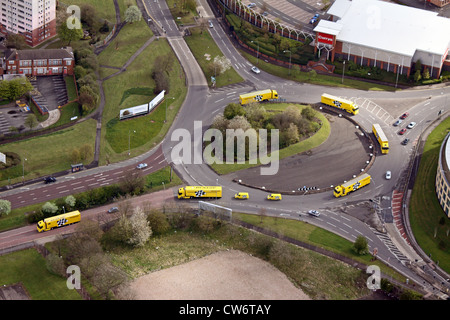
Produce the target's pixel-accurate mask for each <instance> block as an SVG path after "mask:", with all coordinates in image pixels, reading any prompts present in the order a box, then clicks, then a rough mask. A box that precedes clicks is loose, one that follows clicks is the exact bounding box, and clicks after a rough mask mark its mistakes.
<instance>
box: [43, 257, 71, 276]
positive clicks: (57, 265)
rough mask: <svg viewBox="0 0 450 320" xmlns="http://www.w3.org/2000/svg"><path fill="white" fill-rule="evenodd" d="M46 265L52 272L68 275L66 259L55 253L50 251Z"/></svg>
mask: <svg viewBox="0 0 450 320" xmlns="http://www.w3.org/2000/svg"><path fill="white" fill-rule="evenodd" d="M45 266H46V267H47V270H48V271H50V273H53V274H56V275H58V276H61V277H64V276H65V275H66V267H65V266H64V260H63V259H62V258H60V257H59V256H58V255H56V254H54V253H50V254H49V255H48V256H47V257H46V258H45Z"/></svg>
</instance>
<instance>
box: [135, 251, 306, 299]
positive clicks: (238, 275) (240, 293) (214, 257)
mask: <svg viewBox="0 0 450 320" xmlns="http://www.w3.org/2000/svg"><path fill="white" fill-rule="evenodd" d="M131 290H132V292H133V296H134V297H133V298H134V299H136V300H310V298H309V297H308V296H307V295H306V294H305V293H304V292H303V291H302V290H301V289H298V288H296V287H295V286H294V285H293V284H292V282H290V281H289V279H288V278H287V277H286V275H284V274H283V273H282V272H281V271H279V270H277V269H276V268H275V267H274V266H272V265H271V264H270V263H268V262H266V261H263V260H261V259H259V258H255V257H253V256H250V255H248V254H246V253H243V252H241V251H237V250H230V251H221V252H218V253H214V254H211V255H209V256H207V257H204V258H201V259H198V260H195V261H190V262H188V263H185V264H182V265H179V266H175V267H172V268H168V269H164V270H161V271H156V272H153V273H150V274H148V275H145V276H142V277H139V278H138V279H136V280H135V281H134V282H133V283H132V284H131Z"/></svg>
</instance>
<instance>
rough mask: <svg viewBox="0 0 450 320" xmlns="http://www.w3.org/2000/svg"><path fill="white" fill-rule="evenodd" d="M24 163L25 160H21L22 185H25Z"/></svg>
mask: <svg viewBox="0 0 450 320" xmlns="http://www.w3.org/2000/svg"><path fill="white" fill-rule="evenodd" d="M25 161H27V158H23V160H22V184H25Z"/></svg>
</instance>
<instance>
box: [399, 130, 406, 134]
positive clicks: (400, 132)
mask: <svg viewBox="0 0 450 320" xmlns="http://www.w3.org/2000/svg"><path fill="white" fill-rule="evenodd" d="M405 132H406V128H403V129H402V130H400V131H399V132H398V134H399V135H403V134H404V133H405Z"/></svg>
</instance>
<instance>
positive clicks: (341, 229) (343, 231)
mask: <svg viewBox="0 0 450 320" xmlns="http://www.w3.org/2000/svg"><path fill="white" fill-rule="evenodd" d="M339 229H340V230H341V231H343V232H345V233H349V232H348V231H345V230H344V229H342V228H339Z"/></svg>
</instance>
